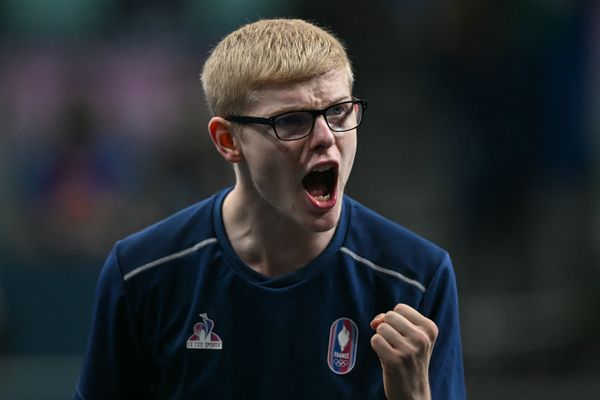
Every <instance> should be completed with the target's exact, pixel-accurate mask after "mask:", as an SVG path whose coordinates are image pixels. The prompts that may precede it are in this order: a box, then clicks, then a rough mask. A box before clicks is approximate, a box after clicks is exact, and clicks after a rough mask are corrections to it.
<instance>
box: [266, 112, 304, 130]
mask: <svg viewBox="0 0 600 400" xmlns="http://www.w3.org/2000/svg"><path fill="white" fill-rule="evenodd" d="M311 122H312V115H311V114H310V113H306V112H290V113H287V114H283V115H280V116H278V117H277V118H276V119H275V124H276V125H277V127H278V128H279V127H281V128H293V127H298V126H305V125H306V124H307V123H308V124H310V123H311Z"/></svg>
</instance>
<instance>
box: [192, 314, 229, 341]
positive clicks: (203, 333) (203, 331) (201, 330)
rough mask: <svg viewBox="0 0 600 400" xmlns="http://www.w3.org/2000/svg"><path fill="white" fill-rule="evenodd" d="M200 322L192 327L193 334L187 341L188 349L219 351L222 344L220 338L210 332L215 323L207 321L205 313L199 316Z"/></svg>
mask: <svg viewBox="0 0 600 400" xmlns="http://www.w3.org/2000/svg"><path fill="white" fill-rule="evenodd" d="M200 318H202V322H198V323H196V324H195V325H194V334H193V335H192V336H190V338H189V339H188V340H187V348H188V349H208V350H221V349H222V348H223V342H222V341H221V338H220V337H219V336H218V335H217V334H216V333H214V332H213V331H212V329H213V326H214V325H215V323H214V322H213V320H212V319H209V318H208V316H207V315H206V313H204V314H200Z"/></svg>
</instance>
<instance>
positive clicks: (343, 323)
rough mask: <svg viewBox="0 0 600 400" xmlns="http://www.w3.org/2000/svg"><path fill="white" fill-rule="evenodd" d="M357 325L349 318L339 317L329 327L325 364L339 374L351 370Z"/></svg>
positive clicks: (354, 357) (356, 338)
mask: <svg viewBox="0 0 600 400" xmlns="http://www.w3.org/2000/svg"><path fill="white" fill-rule="evenodd" d="M357 344H358V327H357V326H356V324H355V323H354V321H352V320H351V319H349V318H340V319H338V320H336V321H335V322H334V323H333V324H331V328H330V329H329V350H328V351H327V364H328V365H329V369H331V370H332V371H333V372H335V373H336V374H339V375H344V374H347V373H348V372H350V371H352V368H354V364H355V363H356V345H357Z"/></svg>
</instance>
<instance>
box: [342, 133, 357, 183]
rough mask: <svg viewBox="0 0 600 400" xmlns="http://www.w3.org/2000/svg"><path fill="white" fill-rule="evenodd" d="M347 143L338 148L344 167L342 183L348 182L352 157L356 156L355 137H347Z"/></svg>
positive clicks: (352, 161) (352, 163) (352, 162)
mask: <svg viewBox="0 0 600 400" xmlns="http://www.w3.org/2000/svg"><path fill="white" fill-rule="evenodd" d="M348 139H349V140H348V141H347V142H345V143H344V145H343V146H341V148H340V153H341V156H342V163H343V165H344V171H343V174H344V181H347V180H348V177H349V176H350V172H351V171H352V166H353V165H354V157H355V156H356V135H353V136H352V137H348Z"/></svg>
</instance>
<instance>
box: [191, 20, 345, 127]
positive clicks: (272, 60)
mask: <svg viewBox="0 0 600 400" xmlns="http://www.w3.org/2000/svg"><path fill="white" fill-rule="evenodd" d="M336 68H342V69H343V70H344V71H345V73H346V74H347V77H348V84H349V85H350V87H352V84H353V79H354V78H353V74H352V66H351V64H350V60H349V59H348V56H347V54H346V50H345V49H344V46H343V45H342V43H341V42H340V41H339V40H338V39H337V38H336V37H335V36H334V35H333V34H331V33H330V32H328V31H326V30H325V29H323V28H320V27H318V26H316V25H314V24H312V23H309V22H306V21H304V20H300V19H264V20H260V21H257V22H254V23H250V24H248V25H244V26H242V27H241V28H239V29H238V30H236V31H234V32H232V33H230V34H229V35H227V36H226V37H225V38H224V39H223V40H221V41H220V42H219V44H218V45H217V46H216V47H215V48H214V49H213V51H212V53H211V54H210V56H209V58H208V59H207V61H206V63H205V64H204V68H203V70H202V75H201V79H202V87H203V89H204V95H205V97H206V101H207V103H208V107H209V109H210V111H211V112H212V113H213V115H220V116H226V115H232V114H239V113H242V112H243V111H244V108H245V107H247V105H248V104H249V102H250V101H251V100H252V93H253V91H255V90H257V89H259V88H260V87H261V85H265V84H269V83H282V82H298V81H302V80H305V79H310V78H314V77H316V76H319V75H321V74H323V73H325V72H328V71H330V70H332V69H336Z"/></svg>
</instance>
